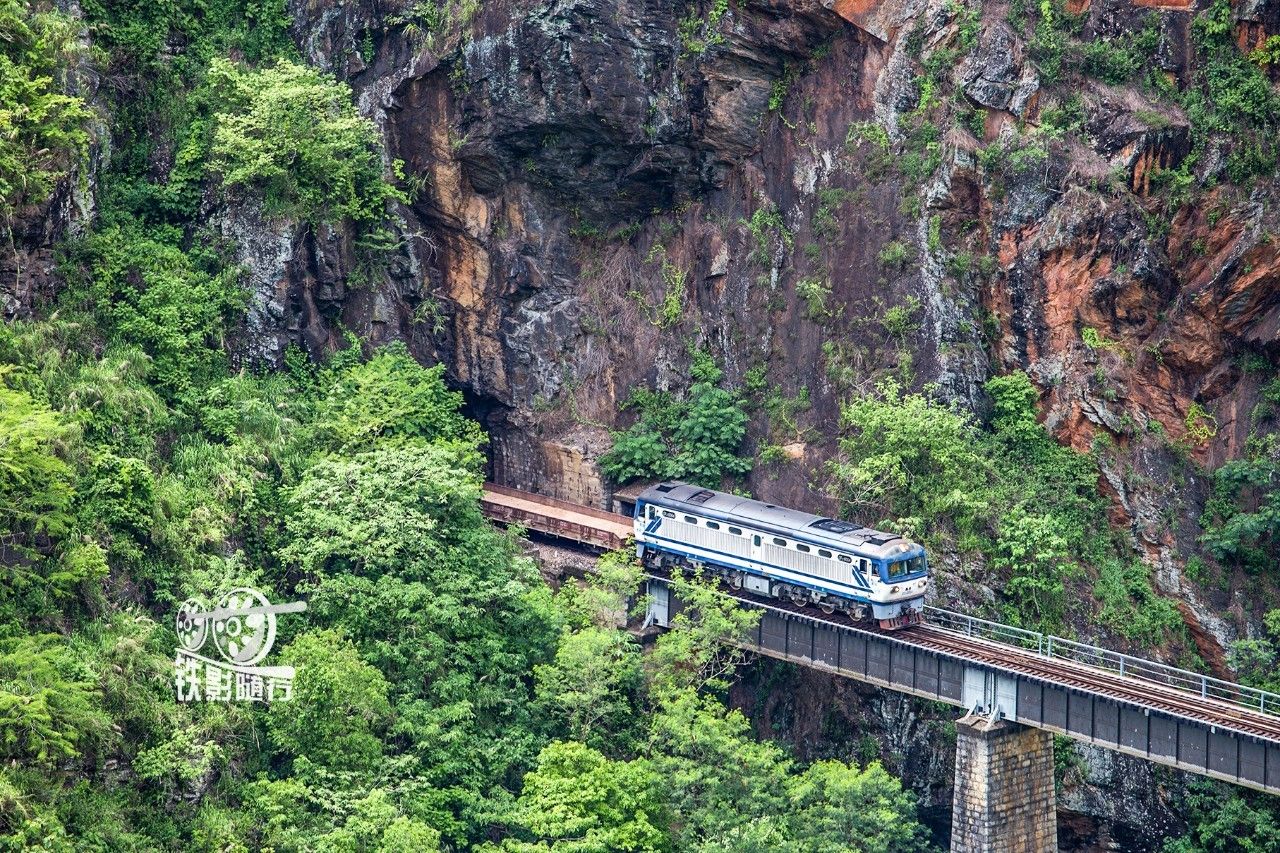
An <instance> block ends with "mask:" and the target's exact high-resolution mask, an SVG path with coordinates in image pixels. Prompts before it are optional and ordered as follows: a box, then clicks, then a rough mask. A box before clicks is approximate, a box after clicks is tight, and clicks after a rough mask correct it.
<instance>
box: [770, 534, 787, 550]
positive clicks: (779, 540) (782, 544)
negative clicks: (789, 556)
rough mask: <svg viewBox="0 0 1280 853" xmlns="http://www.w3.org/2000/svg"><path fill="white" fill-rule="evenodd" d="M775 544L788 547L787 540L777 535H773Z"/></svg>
mask: <svg viewBox="0 0 1280 853" xmlns="http://www.w3.org/2000/svg"><path fill="white" fill-rule="evenodd" d="M773 544H774V545H777V546H778V547H779V548H785V547H787V540H785V539H779V538H778V537H777V536H775V537H773Z"/></svg>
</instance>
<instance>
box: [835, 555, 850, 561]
mask: <svg viewBox="0 0 1280 853" xmlns="http://www.w3.org/2000/svg"><path fill="white" fill-rule="evenodd" d="M836 559H837V560H839V561H840V562H842V563H852V562H853V557H850V556H849V555H848V554H836Z"/></svg>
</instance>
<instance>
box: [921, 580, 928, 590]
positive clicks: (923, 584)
mask: <svg viewBox="0 0 1280 853" xmlns="http://www.w3.org/2000/svg"><path fill="white" fill-rule="evenodd" d="M928 583H929V579H928V578H923V579H922V580H921V581H920V588H921V589H924V588H925V586H927V585H928Z"/></svg>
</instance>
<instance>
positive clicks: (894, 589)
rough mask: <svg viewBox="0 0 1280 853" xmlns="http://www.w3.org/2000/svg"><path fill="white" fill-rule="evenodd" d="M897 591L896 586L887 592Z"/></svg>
mask: <svg viewBox="0 0 1280 853" xmlns="http://www.w3.org/2000/svg"><path fill="white" fill-rule="evenodd" d="M897 591H898V588H897V587H896V586H895V587H894V588H893V589H891V590H889V592H897Z"/></svg>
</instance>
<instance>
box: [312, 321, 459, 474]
mask: <svg viewBox="0 0 1280 853" xmlns="http://www.w3.org/2000/svg"><path fill="white" fill-rule="evenodd" d="M321 387H322V393H321V396H320V397H319V399H318V400H317V401H316V410H315V414H314V420H313V426H312V428H311V432H312V434H313V436H314V440H315V441H316V442H317V443H318V445H319V446H320V447H321V448H323V449H325V450H330V451H334V452H339V453H345V454H350V453H353V452H356V451H359V450H367V449H369V448H371V447H373V446H374V445H375V443H377V442H381V441H385V440H389V439H393V440H406V439H416V440H420V441H427V442H437V443H440V442H460V443H461V444H462V445H463V446H465V447H471V448H474V447H477V446H479V445H480V444H481V442H482V441H483V439H484V434H483V433H482V432H481V431H480V428H479V426H478V425H477V424H476V423H475V421H471V420H468V419H467V418H464V417H463V416H462V415H461V414H459V412H458V410H459V409H460V408H461V407H462V395H461V394H460V393H458V392H457V391H450V390H449V389H448V388H447V387H445V384H444V365H443V364H437V365H436V366H434V367H429V368H428V367H423V366H422V365H420V364H418V362H416V361H414V360H413V357H412V356H410V355H409V352H408V350H406V349H405V346H404V344H402V343H399V342H396V343H393V344H390V345H389V346H387V347H384V348H383V349H381V350H379V351H378V352H377V353H375V354H374V355H373V357H372V358H370V359H369V360H368V361H367V362H363V363H361V364H357V365H354V366H352V367H350V368H348V369H345V370H339V371H336V372H333V373H332V374H331V375H327V376H326V377H324V379H322V382H321Z"/></svg>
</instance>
